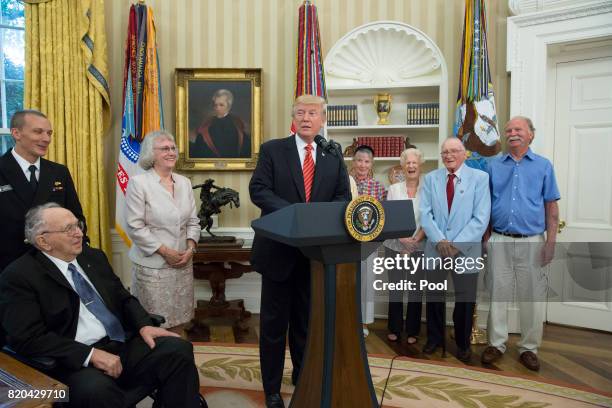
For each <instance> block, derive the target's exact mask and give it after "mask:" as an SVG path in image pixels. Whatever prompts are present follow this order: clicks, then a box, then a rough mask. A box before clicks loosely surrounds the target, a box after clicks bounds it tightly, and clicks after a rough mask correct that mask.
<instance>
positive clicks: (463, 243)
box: [419, 163, 491, 272]
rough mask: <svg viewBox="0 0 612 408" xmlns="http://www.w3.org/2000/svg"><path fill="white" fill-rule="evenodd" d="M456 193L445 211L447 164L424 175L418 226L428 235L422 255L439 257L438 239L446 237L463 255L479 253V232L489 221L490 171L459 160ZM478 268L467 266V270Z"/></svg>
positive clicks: (472, 255) (446, 204) (480, 246)
mask: <svg viewBox="0 0 612 408" xmlns="http://www.w3.org/2000/svg"><path fill="white" fill-rule="evenodd" d="M459 171H460V176H459V179H458V180H457V183H456V184H455V194H454V196H453V202H452V206H451V211H450V214H449V213H448V203H447V200H446V182H447V173H448V171H447V170H446V168H441V169H437V170H434V171H432V172H430V173H428V174H427V176H425V182H424V183H423V187H422V190H421V194H420V196H419V199H420V204H419V211H420V212H421V227H423V230H424V231H425V235H427V243H426V245H425V256H427V257H439V256H440V255H439V254H438V252H437V250H436V245H437V244H438V242H440V241H442V240H443V239H446V240H448V241H450V242H452V243H453V245H455V247H457V248H458V249H459V250H460V251H461V253H463V255H465V256H466V257H472V258H477V257H479V256H480V255H481V248H482V244H481V240H482V236H483V234H484V233H485V230H486V229H487V226H488V225H489V216H490V215H491V194H490V193H489V175H488V174H487V173H485V172H484V171H481V170H477V169H473V168H471V167H468V166H467V165H466V164H465V163H464V164H462V166H461V169H460V170H459ZM472 271H474V272H477V271H475V270H466V272H472Z"/></svg>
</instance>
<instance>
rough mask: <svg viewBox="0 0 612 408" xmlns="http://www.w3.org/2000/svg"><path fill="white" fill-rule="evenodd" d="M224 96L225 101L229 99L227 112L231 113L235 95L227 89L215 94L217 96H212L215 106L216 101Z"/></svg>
mask: <svg viewBox="0 0 612 408" xmlns="http://www.w3.org/2000/svg"><path fill="white" fill-rule="evenodd" d="M222 96H224V97H225V99H227V105H228V106H227V108H228V109H227V110H228V111H229V110H230V109H231V108H232V104H233V103H234V94H232V93H231V92H230V91H228V90H227V89H219V90H218V91H217V92H215V94H214V95H213V96H212V102H213V105H214V104H215V100H216V99H217V98H220V97H222Z"/></svg>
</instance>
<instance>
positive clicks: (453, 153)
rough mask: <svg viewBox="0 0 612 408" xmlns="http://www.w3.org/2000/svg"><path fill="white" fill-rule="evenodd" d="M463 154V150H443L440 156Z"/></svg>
mask: <svg viewBox="0 0 612 408" xmlns="http://www.w3.org/2000/svg"><path fill="white" fill-rule="evenodd" d="M461 152H463V150H461V149H450V150H442V151H441V152H440V156H450V155H453V156H455V155H457V154H459V153H461Z"/></svg>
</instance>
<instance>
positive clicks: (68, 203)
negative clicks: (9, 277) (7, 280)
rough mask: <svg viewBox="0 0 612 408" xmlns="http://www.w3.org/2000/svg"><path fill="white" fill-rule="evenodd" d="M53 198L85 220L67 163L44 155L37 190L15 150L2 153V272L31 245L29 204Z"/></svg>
mask: <svg viewBox="0 0 612 408" xmlns="http://www.w3.org/2000/svg"><path fill="white" fill-rule="evenodd" d="M51 201H53V202H56V203H58V204H59V205H61V206H62V207H64V208H67V209H69V210H70V211H72V213H73V214H74V215H75V217H77V218H78V219H80V220H82V221H83V222H85V216H84V215H83V209H82V208H81V203H80V202H79V197H78V196H77V193H76V190H75V188H74V183H73V182H72V177H71V176H70V172H69V171H68V168H67V167H66V166H63V165H61V164H58V163H54V162H52V161H49V160H45V159H42V158H41V159H40V175H39V181H38V190H37V191H36V194H34V193H33V192H32V189H31V187H30V184H29V182H28V180H27V179H26V177H25V175H24V174H23V171H22V170H21V167H19V164H18V163H17V161H16V160H15V158H14V157H13V155H12V153H11V152H10V151H8V152H7V153H6V154H4V156H2V157H0V214H1V216H0V231H2V233H0V272H1V271H2V270H3V269H4V268H5V267H6V266H7V265H8V264H9V263H11V262H12V261H13V260H15V259H17V258H19V257H20V256H21V255H23V254H24V253H25V252H26V251H27V250H28V248H30V246H29V245H27V244H25V243H24V242H23V240H24V235H23V226H24V222H25V214H26V213H27V212H28V210H29V209H30V208H32V207H35V206H37V205H41V204H45V203H48V202H51Z"/></svg>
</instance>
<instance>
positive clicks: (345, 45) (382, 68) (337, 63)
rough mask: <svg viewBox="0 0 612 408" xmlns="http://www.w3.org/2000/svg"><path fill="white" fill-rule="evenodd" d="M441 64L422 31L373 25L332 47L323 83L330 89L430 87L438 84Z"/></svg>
mask: <svg viewBox="0 0 612 408" xmlns="http://www.w3.org/2000/svg"><path fill="white" fill-rule="evenodd" d="M410 55H412V56H417V58H408V56H410ZM443 64H444V59H443V57H442V53H441V52H440V49H439V48H438V46H437V45H436V44H435V42H433V41H432V40H431V39H430V38H429V37H428V36H427V35H426V34H425V33H423V32H422V31H420V30H418V29H416V28H414V27H412V26H410V25H408V24H405V23H401V22H397V21H374V22H371V23H368V24H364V25H362V26H359V27H357V28H355V29H353V30H352V31H350V32H348V33H347V34H345V35H344V36H343V37H342V38H341V39H339V40H338V41H337V42H336V43H335V44H334V46H333V47H332V48H331V50H330V51H329V52H328V54H327V56H326V57H325V75H326V83H327V86H328V88H330V89H363V88H368V89H371V88H397V87H410V86H431V85H432V84H437V83H439V79H440V69H441V68H442V65H443Z"/></svg>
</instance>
